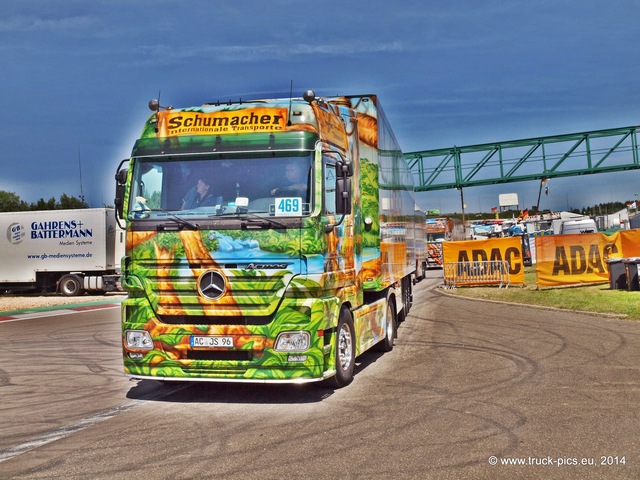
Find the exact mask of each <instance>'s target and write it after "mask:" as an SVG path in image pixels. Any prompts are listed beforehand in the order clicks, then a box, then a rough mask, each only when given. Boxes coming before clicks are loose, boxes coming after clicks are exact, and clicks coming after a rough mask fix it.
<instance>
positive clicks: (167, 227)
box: [151, 208, 200, 230]
mask: <svg viewBox="0 0 640 480" xmlns="http://www.w3.org/2000/svg"><path fill="white" fill-rule="evenodd" d="M151 211H152V212H162V213H166V214H167V216H168V218H169V219H171V220H173V224H171V225H163V230H179V229H180V228H179V227H180V226H185V227H189V228H190V229H191V230H199V229H200V226H199V225H198V224H196V223H192V222H190V221H189V220H186V219H184V218H182V217H180V216H178V215H176V214H175V213H173V212H170V211H168V210H165V209H163V208H154V209H153V210H151ZM176 224H177V225H176ZM171 227H174V228H171Z"/></svg>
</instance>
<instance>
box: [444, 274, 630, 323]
mask: <svg viewBox="0 0 640 480" xmlns="http://www.w3.org/2000/svg"><path fill="white" fill-rule="evenodd" d="M524 278H525V285H524V286H521V285H512V286H511V287H509V288H498V287H458V288H455V289H452V290H447V293H450V294H452V295H459V296H461V297H467V298H478V299H484V300H496V301H502V302H508V303H521V304H524V305H540V306H546V307H554V308H563V309H567V310H581V311H586V312H595V313H603V314H612V315H618V316H621V317H625V318H629V319H633V320H640V291H638V292H629V291H627V290H612V289H611V288H610V287H609V284H608V283H606V284H599V285H588V286H576V287H561V288H545V289H538V286H537V284H536V272H535V267H527V268H526V269H525V275H524Z"/></svg>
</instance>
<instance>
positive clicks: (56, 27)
mask: <svg viewBox="0 0 640 480" xmlns="http://www.w3.org/2000/svg"><path fill="white" fill-rule="evenodd" d="M96 23H97V20H96V19H95V18H94V17H91V16H81V15H80V16H70V17H64V18H42V17H38V16H27V15H17V16H13V17H7V18H4V19H0V32H5V33H16V32H39V31H69V30H78V29H82V30H85V29H88V28H91V27H93V26H95V25H96Z"/></svg>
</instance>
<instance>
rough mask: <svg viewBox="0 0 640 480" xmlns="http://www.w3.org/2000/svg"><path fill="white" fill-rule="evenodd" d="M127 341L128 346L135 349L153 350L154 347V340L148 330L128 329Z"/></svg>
mask: <svg viewBox="0 0 640 480" xmlns="http://www.w3.org/2000/svg"><path fill="white" fill-rule="evenodd" d="M125 342H126V345H127V348H131V349H134V350H151V349H152V348H153V340H151V335H149V332H147V331H146V330H127V331H126V332H125Z"/></svg>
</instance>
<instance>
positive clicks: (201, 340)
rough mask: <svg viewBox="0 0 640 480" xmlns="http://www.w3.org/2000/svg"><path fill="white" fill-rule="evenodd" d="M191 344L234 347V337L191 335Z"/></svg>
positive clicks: (208, 346)
mask: <svg viewBox="0 0 640 480" xmlns="http://www.w3.org/2000/svg"><path fill="white" fill-rule="evenodd" d="M189 344H190V345H191V346H192V347H195V348H211V347H227V348H231V347H233V337H195V336H192V337H189Z"/></svg>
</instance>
